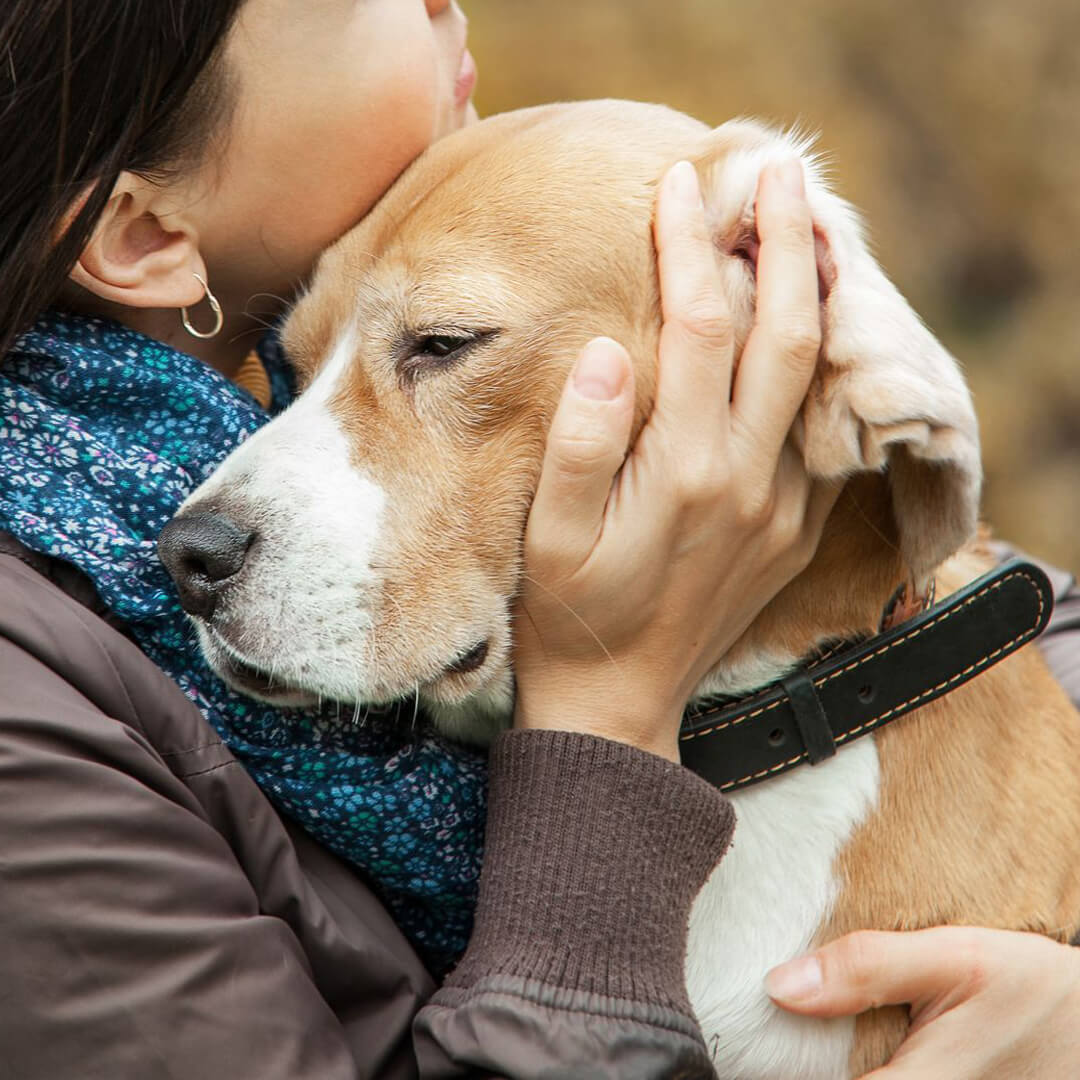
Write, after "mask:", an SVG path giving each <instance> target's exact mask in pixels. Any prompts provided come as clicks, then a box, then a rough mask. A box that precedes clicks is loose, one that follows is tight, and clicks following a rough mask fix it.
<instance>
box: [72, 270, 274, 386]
mask: <svg viewBox="0 0 1080 1080" xmlns="http://www.w3.org/2000/svg"><path fill="white" fill-rule="evenodd" d="M218 299H219V301H220V303H221V307H222V312H223V313H224V316H225V325H224V326H223V327H222V330H221V333H220V334H217V335H216V336H215V337H212V338H205V339H203V338H197V337H193V336H192V335H191V334H189V333H188V332H187V331H186V330H185V329H184V326H183V323H182V322H181V315H180V312H179V311H175V310H172V309H161V308H131V307H125V306H123V305H122V304H111V303H108V302H107V301H104V300H101V299H99V298H98V297H95V296H91V295H90V294H89V293H87V292H85V291H83V290H81V289H80V290H78V294H77V295H75V294H74V291H73V292H72V293H69V294H67V295H65V297H64V299H63V302H62V306H63V307H65V308H67V309H68V310H70V311H75V312H77V313H78V314H80V315H91V316H94V315H96V316H101V317H104V318H109V319H112V320H113V321H114V322H118V323H122V324H123V325H124V326H128V327H130V328H131V329H132V330H137V331H138V332H139V333H140V334H145V335H146V336H147V337H150V338H153V339H154V340H155V341H160V342H161V343H162V344H163V345H168V346H169V348H171V349H176V350H178V351H180V352H185V353H187V354H188V355H189V356H195V357H197V358H198V359H199V360H202V361H203V363H205V364H208V365H209V366H210V367H212V368H214V369H215V370H217V371H220V372H221V374H222V375H224V376H225V377H226V378H229V379H231V378H233V377H234V376H235V375H236V373H237V371H239V369H240V366H241V365H242V364H243V362H244V360H245V358H246V357H247V355H248V354H249V353H250V352H251V350H252V349H254V348H255V345H256V343H257V342H258V340H259V336H260V335H261V334H263V333H265V332H266V328H267V326H268V325H269V324H270V323H271V321H272V320H274V319H275V318H277V317H278V316H279V315H281V314H282V312H283V311H284V304H277V303H276V302H274V301H270V300H268V299H266V298H265V297H260V304H259V307H260V308H264V309H266V310H260V311H258V312H257V313H253V312H252V311H251V310H250V306H248V305H245V304H244V302H243V301H241V300H238V299H230V298H229V297H225V296H219V297H218ZM272 306H274V307H276V310H270V308H271V307H272ZM200 316H201V317H202V318H203V319H205V320H206V325H207V329H209V328H210V325H211V320H212V316H211V315H210V313H209V311H208V310H207V308H206V305H200V306H199V309H198V310H197V311H195V312H193V313H192V321H193V323H194V325H195V326H196V328H200V327H201V326H202V325H203V323H202V322H201V321H199V320H200Z"/></svg>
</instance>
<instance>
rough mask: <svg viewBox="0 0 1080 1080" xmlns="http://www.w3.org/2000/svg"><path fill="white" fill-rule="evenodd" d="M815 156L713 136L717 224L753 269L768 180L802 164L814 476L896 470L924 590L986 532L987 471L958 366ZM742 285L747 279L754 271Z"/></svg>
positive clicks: (721, 241)
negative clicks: (983, 488)
mask: <svg viewBox="0 0 1080 1080" xmlns="http://www.w3.org/2000/svg"><path fill="white" fill-rule="evenodd" d="M807 149H808V146H807V144H806V142H805V140H798V139H796V138H794V137H791V136H787V135H782V134H779V133H777V132H772V131H768V130H767V129H765V128H762V127H760V126H758V125H757V124H753V123H749V122H747V121H735V122H733V123H730V124H725V125H724V126H723V127H721V128H718V129H717V130H716V131H714V132H712V133H711V135H710V136H709V139H708V143H707V147H706V149H705V151H704V152H703V153H702V154H700V155H699V156H698V160H697V165H698V169H699V172H700V174H701V177H702V186H703V189H704V192H705V200H706V204H707V207H708V212H709V216H710V225H711V227H712V229H713V231H714V236H715V238H716V242H717V244H718V246H719V247H720V249H721V251H722V252H723V253H725V254H729V255H734V256H737V257H742V258H746V259H751V260H753V259H755V258H756V239H757V238H756V229H755V226H754V207H753V201H754V194H755V191H756V188H757V182H758V177H759V175H760V173H761V170H762V169H763V168H764V167H765V166H766V165H768V164H771V163H773V162H780V161H784V160H789V159H790V158H792V157H793V156H797V157H799V158H800V159H801V160H802V162H803V167H804V172H805V175H806V181H807V196H808V199H809V201H810V206H811V211H812V214H813V218H814V231H815V238H816V241H817V255H818V277H819V286H820V294H821V297H822V300H821V306H822V352H821V358H820V360H819V363H818V369H817V372H816V373H815V375H814V380H813V383H812V384H811V387H810V393H809V395H808V397H807V401H806V404H805V406H804V408H803V412H802V416H801V417H800V421H801V423H800V424H798V425H797V428H796V432H795V435H796V437H797V438H798V439H799V440H800V441H801V443H802V450H803V453H804V455H805V459H806V464H807V467H808V468H809V470H810V472H811V473H812V474H813V475H816V476H821V477H828V478H839V477H845V476H850V475H852V474H854V473H857V472H863V471H871V470H885V469H887V471H888V477H889V482H890V485H891V489H892V500H893V510H894V513H895V517H896V522H897V526H898V529H899V535H900V546H901V552H902V555H903V557H904V559H905V561H906V562H907V564H908V566H909V567H910V569H911V571H912V574H913V576H914V578H915V580H916V581H917V582H920V583H921V582H924V581H925V579H926V578H928V577H929V575H930V574H931V573H932V572H933V570H934V568H935V567H936V566H937V565H938V564H939V563H941V562H942V561H943V560H944V559H945V558H947V557H948V556H949V555H951V554H952V553H953V552H954V551H956V550H957V549H958V548H959V547H960V546H961V545H962V544H963V543H965V542H966V541H967V540H968V539H969V538H970V537H971V536H972V535H973V533H974V531H975V528H976V524H977V516H978V505H979V491H980V485H981V479H982V473H981V466H980V459H979V439H978V427H977V423H976V420H975V411H974V408H973V405H972V401H971V396H970V394H969V393H968V390H967V386H966V385H965V383H964V379H963V376H962V375H961V373H960V369H959V366H958V365H957V363H956V361H955V360H954V359H953V357H952V356H950V355H949V353H948V352H946V350H945V349H944V348H943V347H942V346H941V344H940V343H939V342H938V341H937V340H936V339H935V338H934V336H933V335H932V334H931V333H930V331H929V330H927V328H926V326H925V325H924V324H923V323H922V321H921V320H920V319H919V317H918V315H916V314H915V312H914V311H913V310H912V309H911V307H910V306H909V305H908V303H907V301H906V300H905V299H904V298H903V297H902V296H901V295H900V293H899V292H898V291H897V289H896V288H895V286H894V285H893V284H892V283H891V282H890V281H889V280H888V278H886V276H885V274H884V273H883V272H882V270H881V268H880V267H879V266H878V264H877V263H876V262H875V260H874V258H873V257H872V256H871V255H870V252H869V251H868V249H867V246H866V243H865V241H864V238H863V234H862V229H861V226H860V223H859V220H858V217H857V216H856V214H855V213H854V211H853V210H852V209H851V207H850V206H849V205H848V204H847V203H845V202H844V201H843V200H841V199H840V198H838V197H837V196H835V195H834V194H832V193H831V192H830V191H829V190H828V189H827V187H826V185H825V183H824V181H823V179H822V177H821V172H820V168H819V166H818V164H817V162H816V161H815V159H814V158H813V157H811V156H810V155H808V153H807ZM731 280H732V279H731V278H730V276H729V278H728V281H729V282H730V281H731ZM742 280H743V281H744V282H749V281H750V280H751V279H750V278H749V276H748V275H745V272H744V275H743V279H742ZM746 290H747V285H746V284H744V285H743V286H742V287H741V290H740V288H739V287H736V288H734V290H733V294H734V295H733V299H734V303H735V307H736V309H738V308H739V307H745V304H746V298H745V296H744V295H740V291H741V292H742V293H745V292H746ZM744 316H745V312H744ZM736 318H737V319H738V310H736Z"/></svg>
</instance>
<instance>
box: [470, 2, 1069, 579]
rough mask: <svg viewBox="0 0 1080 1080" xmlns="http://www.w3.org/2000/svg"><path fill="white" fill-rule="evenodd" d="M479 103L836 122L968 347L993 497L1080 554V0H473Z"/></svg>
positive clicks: (899, 242)
mask: <svg viewBox="0 0 1080 1080" xmlns="http://www.w3.org/2000/svg"><path fill="white" fill-rule="evenodd" d="M465 6H466V10H467V12H468V14H469V15H470V17H471V19H472V29H471V35H470V36H471V42H472V50H473V52H474V54H475V55H476V57H477V60H478V62H479V65H480V72H481V81H480V90H479V93H478V96H477V102H478V105H479V107H480V110H481V113H482V114H489V113H493V112H501V111H503V110H505V109H512V108H518V107H521V106H525V105H534V104H537V103H540V102H545V101H554V100H569V99H577V98H595V97H626V98H636V99H640V100H648V101H659V102H663V103H665V104H668V105H672V106H674V107H676V108H679V109H682V110H684V111H686V112H689V113H692V114H693V115H695V116H697V117H699V118H700V119H702V120H705V121H708V122H710V123H713V124H719V123H722V122H723V121H724V120H726V119H730V118H731V117H733V116H739V115H748V116H756V117H761V118H764V119H768V120H771V121H774V122H777V123H780V124H784V125H790V124H797V125H799V126H800V127H803V128H805V129H808V130H810V131H817V132H820V140H819V148H820V149H821V150H823V151H824V152H825V154H826V155H827V157H828V158H829V159H830V160H831V162H832V166H833V169H832V171H833V175H834V177H835V181H836V186H837V188H838V190H839V191H840V192H841V193H842V194H843V195H845V196H846V197H847V198H849V199H851V201H852V202H854V203H855V204H856V205H857V206H859V207H860V208H861V209H862V210H863V212H864V213H865V215H866V217H867V219H868V222H869V225H870V231H871V235H872V237H873V239H874V243H875V248H876V251H877V254H878V256H879V258H880V260H881V262H882V264H883V265H884V266H885V268H886V270H887V271H888V272H889V274H890V276H891V277H892V278H893V279H894V280H895V281H896V282H897V284H898V285H899V286H900V288H901V290H902V291H903V292H904V293H905V295H907V296H908V298H909V299H910V300H911V301H912V303H913V304H914V306H915V307H916V309H917V310H918V311H919V312H920V313H921V314H922V315H923V316H924V318H925V319H926V320H927V322H928V323H929V324H930V326H931V327H932V328H933V329H934V330H935V332H936V333H937V334H938V336H939V337H940V338H941V339H942V340H943V341H944V342H945V343H946V345H947V346H948V347H949V348H950V349H951V350H952V351H953V352H954V353H955V354H956V355H957V356H958V357H959V358H960V360H961V362H962V364H963V366H964V368H965V371H966V373H967V375H968V378H969V380H970V382H971V385H972V388H973V390H974V392H975V398H976V405H977V408H978V411H979V416H980V421H981V425H982V437H983V455H984V461H985V465H986V474H987V484H986V492H985V498H984V514H985V516H986V518H987V519H988V520H989V521H990V522H991V523H992V525H993V527H994V529H995V531H996V532H997V533H998V534H999V535H1002V536H1005V537H1007V538H1009V539H1010V540H1013V541H1014V542H1016V543H1018V544H1020V545H1022V546H1025V547H1027V548H1028V549H1029V550H1030V551H1032V552H1033V553H1036V554H1039V555H1043V556H1045V557H1048V558H1051V559H1055V560H1057V561H1058V562H1059V563H1061V564H1064V565H1067V566H1069V567H1071V568H1072V569H1074V570H1076V569H1080V250H1078V246H1080V2H1078V0H1026V2H1024V3H1020V2H1019V0H906V2H904V3H900V2H898V0H889V2H886V0H785V2H780V0H749V2H747V0H743V2H741V3H734V2H732V0H544V2H542V3H538V2H534V0H465Z"/></svg>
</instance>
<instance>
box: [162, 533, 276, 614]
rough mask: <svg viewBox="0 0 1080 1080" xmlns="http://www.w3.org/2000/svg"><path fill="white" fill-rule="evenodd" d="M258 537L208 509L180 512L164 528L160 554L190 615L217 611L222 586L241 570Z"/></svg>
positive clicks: (181, 601)
mask: <svg viewBox="0 0 1080 1080" xmlns="http://www.w3.org/2000/svg"><path fill="white" fill-rule="evenodd" d="M254 539H255V533H254V532H251V531H249V530H247V529H244V528H243V527H241V526H239V525H237V524H236V523H235V522H233V521H230V520H229V519H228V518H227V517H224V516H223V515H221V514H212V513H208V512H197V513H191V514H180V515H179V516H178V517H175V518H173V519H172V521H170V522H169V524H168V525H166V526H165V528H164V529H162V530H161V535H160V536H159V537H158V555H159V556H160V557H161V561H162V562H163V563H164V564H165V569H166V570H168V571H169V573H170V575H172V579H173V581H175V582H176V587H177V589H178V590H179V592H180V603H181V604H183V605H184V610H185V611H186V612H187V613H188V614H189V615H201V616H202V617H203V618H204V619H208V618H209V617H210V616H211V615H212V614H213V613H214V605H215V604H216V603H217V598H218V595H219V593H220V592H221V588H222V586H223V585H224V583H225V582H227V581H228V580H229V579H230V578H232V577H235V576H236V575H237V574H238V573H239V572H240V569H241V567H243V565H244V559H246V558H247V553H248V549H249V548H250V547H251V544H252V542H253V541H254Z"/></svg>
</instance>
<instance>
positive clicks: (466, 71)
mask: <svg viewBox="0 0 1080 1080" xmlns="http://www.w3.org/2000/svg"><path fill="white" fill-rule="evenodd" d="M476 77H477V70H476V61H475V60H474V59H473V56H472V53H471V52H469V50H468V49H466V50H465V55H464V56H462V58H461V70H460V71H458V77H457V82H456V83H455V84H454V100H455V101H456V102H457V104H458V108H463V107H464V106H466V105H468V103H469V98H471V97H472V94H473V91H474V90H475V89H476Z"/></svg>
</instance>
